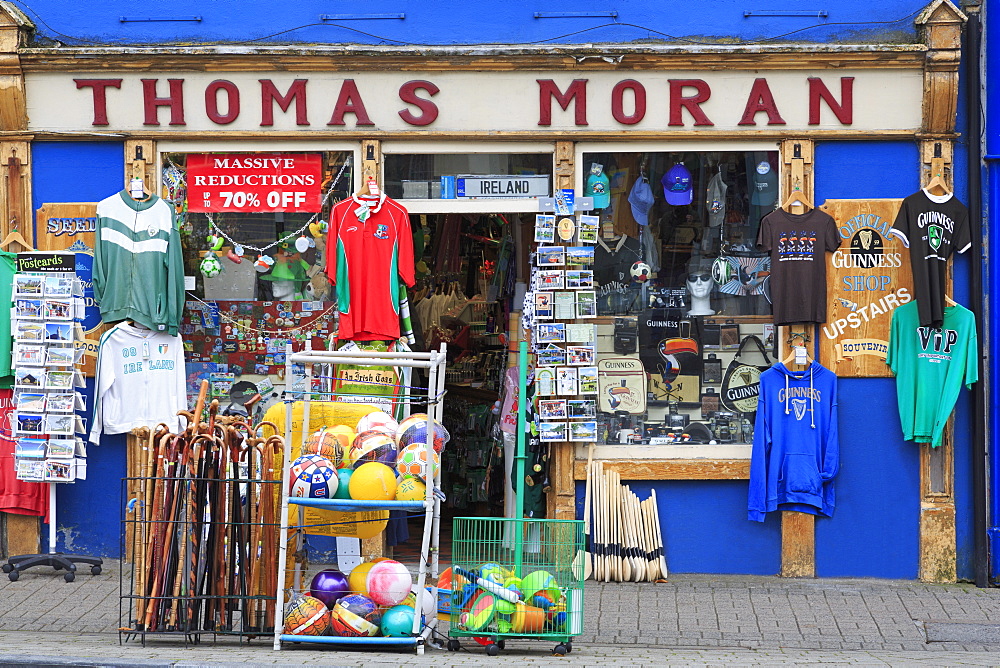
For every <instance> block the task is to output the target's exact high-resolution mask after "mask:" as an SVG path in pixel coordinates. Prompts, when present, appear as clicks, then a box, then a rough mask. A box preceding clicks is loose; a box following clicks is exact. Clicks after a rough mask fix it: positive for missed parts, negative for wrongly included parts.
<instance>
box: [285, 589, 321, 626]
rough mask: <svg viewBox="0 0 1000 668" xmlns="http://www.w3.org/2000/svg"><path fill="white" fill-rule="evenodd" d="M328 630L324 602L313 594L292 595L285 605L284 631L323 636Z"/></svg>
mask: <svg viewBox="0 0 1000 668" xmlns="http://www.w3.org/2000/svg"><path fill="white" fill-rule="evenodd" d="M329 630H330V611H329V610H328V609H327V607H326V603H324V602H323V601H321V600H319V599H318V598H315V597H313V596H301V595H298V594H296V595H294V596H292V599H291V600H290V601H289V602H288V605H286V606H285V633H287V634H288V635H296V636H323V635H326V634H327V633H328V632H329Z"/></svg>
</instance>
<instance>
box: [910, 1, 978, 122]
mask: <svg viewBox="0 0 1000 668" xmlns="http://www.w3.org/2000/svg"><path fill="white" fill-rule="evenodd" d="M965 21H966V16H965V14H963V13H962V12H961V11H960V10H959V9H958V7H956V6H955V5H953V4H952V3H951V2H949V0H935V1H934V2H932V3H930V4H929V5H927V7H926V8H925V9H924V11H923V12H921V14H920V16H918V17H917V20H916V25H917V26H918V28H919V29H921V30H922V32H923V41H924V44H926V45H927V55H926V56H925V60H924V100H923V131H924V133H925V134H938V133H952V132H954V131H955V114H956V110H957V109H958V67H959V64H960V63H961V59H962V27H963V25H964V23H965Z"/></svg>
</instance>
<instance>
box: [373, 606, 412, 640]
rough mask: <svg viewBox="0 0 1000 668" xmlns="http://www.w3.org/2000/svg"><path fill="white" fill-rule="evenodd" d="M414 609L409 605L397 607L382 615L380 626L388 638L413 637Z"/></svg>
mask: <svg viewBox="0 0 1000 668" xmlns="http://www.w3.org/2000/svg"><path fill="white" fill-rule="evenodd" d="M414 614H415V613H414V612H413V608H411V607H410V606H408V605H397V606H393V607H391V608H389V609H388V610H386V611H385V612H384V613H383V614H382V622H381V624H379V626H380V627H381V629H382V635H384V636H385V637H386V638H407V637H409V636H411V635H413V616H414Z"/></svg>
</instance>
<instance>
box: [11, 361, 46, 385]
mask: <svg viewBox="0 0 1000 668" xmlns="http://www.w3.org/2000/svg"><path fill="white" fill-rule="evenodd" d="M44 385H45V368H44V367H31V366H22V367H18V368H16V369H14V387H28V388H41V387H42V386H44Z"/></svg>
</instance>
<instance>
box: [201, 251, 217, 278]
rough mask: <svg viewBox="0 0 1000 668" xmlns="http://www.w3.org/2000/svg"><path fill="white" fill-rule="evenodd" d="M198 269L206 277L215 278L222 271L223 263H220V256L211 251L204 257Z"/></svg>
mask: <svg viewBox="0 0 1000 668" xmlns="http://www.w3.org/2000/svg"><path fill="white" fill-rule="evenodd" d="M198 269H199V270H200V271H201V273H202V275H203V276H204V277H205V278H215V277H216V276H218V275H219V274H221V273H222V264H220V263H219V256H218V255H216V254H215V253H213V252H212V251H209V252H208V253H206V254H205V257H204V258H202V260H201V264H200V265H199V266H198Z"/></svg>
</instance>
